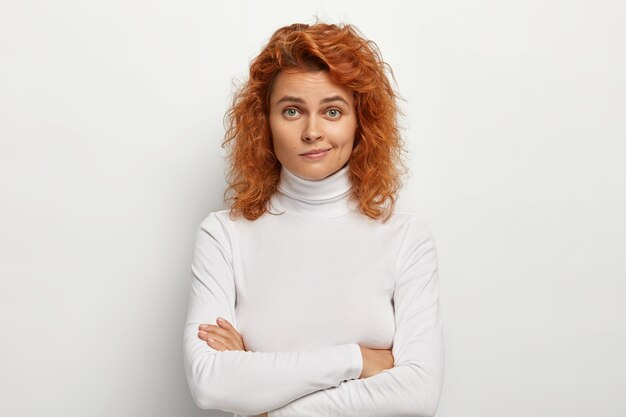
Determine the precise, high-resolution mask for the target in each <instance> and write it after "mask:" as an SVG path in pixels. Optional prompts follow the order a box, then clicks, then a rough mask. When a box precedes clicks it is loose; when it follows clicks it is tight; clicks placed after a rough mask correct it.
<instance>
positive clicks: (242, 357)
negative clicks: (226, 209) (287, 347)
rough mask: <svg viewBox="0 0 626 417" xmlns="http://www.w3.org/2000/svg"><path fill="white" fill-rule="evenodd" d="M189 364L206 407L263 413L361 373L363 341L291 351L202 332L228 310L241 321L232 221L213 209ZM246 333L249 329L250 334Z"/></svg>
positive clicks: (192, 315) (201, 254)
mask: <svg viewBox="0 0 626 417" xmlns="http://www.w3.org/2000/svg"><path fill="white" fill-rule="evenodd" d="M191 269H192V280H191V289H190V295H189V309H188V312H187V319H186V322H185V328H184V334H183V351H184V366H185V374H186V377H187V381H188V383H189V388H190V391H191V394H192V397H193V399H194V401H195V403H196V405H198V407H200V408H204V409H217V410H223V411H229V412H233V413H237V414H244V415H257V414H261V413H263V412H266V411H268V410H272V409H274V408H277V407H280V406H281V405H284V404H286V403H288V402H290V401H293V400H294V399H297V398H300V397H302V396H304V395H307V394H309V393H312V392H315V391H318V390H322V389H326V388H330V387H333V386H337V385H338V384H340V383H341V382H342V381H345V380H349V379H354V378H358V376H359V375H360V374H361V371H362V366H363V362H362V356H361V352H360V349H359V346H358V345H357V344H354V343H351V344H343V345H336V346H328V347H323V348H318V349H311V350H301V351H287V352H246V351H228V350H227V351H217V350H215V349H212V348H211V347H210V346H208V345H207V344H206V343H205V342H204V341H203V340H201V339H199V338H198V326H199V325H200V324H201V323H211V324H215V320H216V319H217V317H218V316H222V317H224V318H225V319H227V320H228V321H229V322H230V323H232V324H233V325H234V326H235V327H237V325H236V320H235V302H236V292H235V280H234V273H233V258H232V245H231V241H230V238H229V234H228V232H227V225H225V224H223V222H222V221H221V220H220V219H219V218H218V216H217V215H216V214H215V213H211V214H210V215H209V216H208V217H207V218H206V219H205V220H204V221H203V222H202V224H201V225H200V227H199V229H198V230H197V234H196V241H195V248H194V253H193V259H192V265H191ZM244 337H245V335H244Z"/></svg>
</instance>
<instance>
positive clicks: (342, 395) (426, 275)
mask: <svg viewBox="0 0 626 417" xmlns="http://www.w3.org/2000/svg"><path fill="white" fill-rule="evenodd" d="M405 231H406V233H405V234H404V236H403V237H402V238H403V239H404V240H403V241H402V245H401V248H402V249H401V252H400V254H399V258H398V265H399V275H398V277H397V281H396V285H395V289H394V295H393V303H394V316H395V324H396V332H395V334H394V339H393V347H392V353H393V357H394V367H393V368H391V369H388V370H385V371H383V372H381V373H379V374H377V375H374V376H372V377H369V378H365V379H357V380H350V381H345V382H342V383H341V384H339V385H338V386H337V387H332V388H328V389H324V390H321V391H317V392H314V393H311V394H309V395H306V396H303V397H302V398H299V399H297V400H295V401H293V402H291V403H289V404H286V405H285V406H283V407H280V408H278V409H275V410H271V411H270V412H269V413H268V414H269V417H318V416H333V417H368V416H371V417H385V416H389V417H402V416H407V417H408V416H414V417H430V416H433V415H434V414H435V412H436V410H437V407H438V404H439V398H440V392H441V387H442V383H443V367H444V356H443V334H442V333H443V332H442V319H441V312H440V308H439V287H438V268H437V255H436V248H435V242H434V240H433V239H432V236H431V233H430V230H429V229H428V228H427V226H426V225H425V224H424V223H423V222H421V221H420V220H419V219H417V218H416V217H412V218H411V221H410V222H409V224H408V227H407V228H406V229H405Z"/></svg>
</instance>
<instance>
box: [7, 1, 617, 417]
mask: <svg viewBox="0 0 626 417" xmlns="http://www.w3.org/2000/svg"><path fill="white" fill-rule="evenodd" d="M315 16H318V17H319V18H320V19H322V20H328V21H331V22H338V21H348V22H351V23H353V24H355V25H356V26H357V27H358V28H359V29H360V30H361V31H362V32H363V33H364V34H365V35H366V36H367V37H368V38H370V39H372V40H374V41H376V43H377V44H378V46H379V47H380V49H381V50H382V53H383V56H384V58H385V60H386V61H387V62H388V63H389V64H390V65H391V66H392V67H393V69H394V71H395V74H396V78H397V82H398V89H399V92H400V94H401V95H402V96H403V97H404V98H405V99H406V102H403V104H402V107H403V109H404V111H405V113H406V117H405V118H404V119H403V122H402V123H403V126H404V127H405V130H404V136H405V138H406V140H407V143H408V148H409V152H410V154H409V155H410V156H409V158H410V167H411V177H409V178H408V179H407V182H406V187H405V189H404V190H403V193H402V199H401V201H400V203H399V207H400V208H402V209H407V210H412V211H416V212H419V213H421V214H422V215H423V217H424V218H425V220H426V221H427V224H428V225H429V226H430V228H431V229H432V231H433V234H434V236H435V240H436V242H437V245H438V255H439V263H440V272H439V276H440V283H441V303H442V308H443V312H444V326H445V337H446V374H445V384H444V389H443V392H442V399H441V404H440V407H439V412H438V414H437V415H438V416H439V417H458V416H463V417H502V416H507V417H517V416H519V417H528V416H533V417H536V416H549V417H561V416H562V417H566V416H567V417H575V416H581V417H582V416H603V417H608V416H615V417H617V416H622V415H623V414H622V413H623V412H624V408H625V407H626V401H625V400H624V399H623V398H624V397H623V393H624V387H625V386H626V354H625V353H624V352H626V307H625V305H624V299H625V295H626V191H625V190H626V169H625V168H624V167H623V163H624V159H625V158H626V145H625V141H626V128H625V120H624V119H625V117H624V116H625V115H626V99H625V97H626V82H625V80H626V76H625V75H626V57H625V52H624V51H625V50H626V48H625V47H624V39H626V29H625V26H624V22H625V21H626V6H625V4H624V2H620V1H613V2H611V1H593V2H592V1H587V2H583V1H559V2H557V1H546V0H534V1H506V2H504V1H501V2H496V1H463V0H458V1H431V2H413V1H404V2H394V1H386V2H373V1H349V2H341V1H327V2H326V1H317V2H314V1H313V2H312V1H309V2H306V3H305V2H295V1H262V2H252V1H249V2H242V1H229V2H209V1H189V2H175V1H171V0H170V1H165V0H160V1H155V0H135V1H128V0H126V1H119V0H115V1H106V2H104V1H103V2H85V1H78V0H76V1H68V0H62V1H55V2H48V1H43V0H27V1H17V2H8V1H3V2H2V5H1V6H0V59H1V61H0V138H1V140H0V257H1V258H0V261H1V262H0V276H1V281H0V329H1V336H0V337H1V340H2V341H1V343H0V393H1V394H0V395H1V397H2V400H0V415H2V416H61V415H63V416H111V417H112V416H116V417H123V416H124V417H125V416H155V417H156V416H176V417H178V416H227V415H230V414H229V413H221V412H219V411H206V410H204V411H203V410H199V409H197V408H196V407H195V405H194V404H193V402H192V400H191V397H190V394H189V392H188V388H187V385H186V381H185V378H184V371H183V365H182V347H181V345H182V325H183V322H184V318H185V314H186V308H187V304H186V303H187V291H188V285H189V282H190V278H191V277H190V260H191V252H192V244H193V239H194V234H195V229H196V228H197V226H198V225H199V223H200V221H201V220H202V219H203V218H204V217H205V216H206V215H207V214H208V213H209V212H210V211H213V210H218V209H221V208H222V207H223V206H222V193H223V191H224V187H225V179H224V170H225V168H226V165H225V163H224V160H223V156H224V152H225V151H224V150H223V149H222V148H221V147H220V143H221V140H222V137H223V133H224V128H223V123H222V117H223V115H224V111H225V110H226V106H227V104H228V103H229V100H230V97H231V94H232V92H233V85H232V81H233V80H234V79H239V80H244V79H245V78H246V75H247V69H248V64H249V62H250V60H251V59H252V58H253V57H254V56H255V55H256V54H257V53H258V52H259V51H260V48H261V47H262V46H263V44H264V43H265V42H266V41H267V39H268V38H269V36H270V35H271V34H272V32H273V31H274V30H276V29H278V28H279V27H281V26H284V25H287V24H290V23H294V22H305V23H311V22H313V20H314V18H315Z"/></svg>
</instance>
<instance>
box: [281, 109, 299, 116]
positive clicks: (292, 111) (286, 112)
mask: <svg viewBox="0 0 626 417" xmlns="http://www.w3.org/2000/svg"><path fill="white" fill-rule="evenodd" d="M283 114H284V115H285V116H287V117H296V116H297V115H298V109H295V108H293V107H287V108H286V109H285V110H283Z"/></svg>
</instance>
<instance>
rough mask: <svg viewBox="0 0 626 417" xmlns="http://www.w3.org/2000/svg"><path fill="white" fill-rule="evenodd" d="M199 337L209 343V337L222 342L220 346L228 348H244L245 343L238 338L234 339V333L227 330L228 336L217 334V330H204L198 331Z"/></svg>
mask: <svg viewBox="0 0 626 417" xmlns="http://www.w3.org/2000/svg"><path fill="white" fill-rule="evenodd" d="M198 337H199V338H200V339H202V340H204V341H205V342H207V343H208V341H209V339H213V340H215V341H217V342H219V343H220V346H221V347H223V348H225V349H226V350H244V348H243V345H242V344H241V343H239V341H238V340H236V339H234V338H233V337H232V335H231V334H230V333H228V332H226V336H225V337H224V336H221V335H219V334H216V332H215V331H203V330H200V331H199V332H198ZM211 347H212V346H211Z"/></svg>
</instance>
